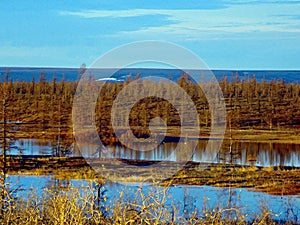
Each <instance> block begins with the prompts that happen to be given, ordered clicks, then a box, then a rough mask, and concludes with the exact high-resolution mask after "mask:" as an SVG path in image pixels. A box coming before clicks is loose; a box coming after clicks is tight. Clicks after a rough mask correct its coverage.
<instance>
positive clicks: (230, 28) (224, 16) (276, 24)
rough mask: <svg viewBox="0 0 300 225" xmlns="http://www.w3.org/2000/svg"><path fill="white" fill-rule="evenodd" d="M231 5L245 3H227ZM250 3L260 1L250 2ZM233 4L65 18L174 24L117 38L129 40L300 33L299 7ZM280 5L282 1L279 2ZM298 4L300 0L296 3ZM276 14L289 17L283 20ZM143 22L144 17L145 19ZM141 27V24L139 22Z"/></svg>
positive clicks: (102, 12) (88, 13) (92, 13)
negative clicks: (150, 19) (148, 18)
mask: <svg viewBox="0 0 300 225" xmlns="http://www.w3.org/2000/svg"><path fill="white" fill-rule="evenodd" d="M226 2H228V3H233V2H235V3H239V2H241V1H238V2H236V1H233V0H226ZM247 2H248V3H250V2H258V1H255V0H253V1H252V0H249V1H247ZM272 2H274V1H273V0H270V1H267V2H266V3H267V4H262V3H260V4H249V5H246V6H245V5H241V4H233V5H230V6H229V7H228V8H222V9H215V10H205V9H196V10H157V9H155V10H154V9H130V10H86V11H78V12H70V11H63V12H61V13H60V14H61V15H69V16H78V17H82V18H104V17H107V18H124V17H141V16H145V15H153V16H155V15H165V16H166V18H167V20H169V21H170V24H167V25H165V23H164V25H161V26H155V27H147V28H144V27H143V28H141V27H137V28H136V30H133V31H122V30H121V31H119V32H118V33H117V34H114V35H116V36H117V35H122V36H124V35H126V36H127V37H135V38H136V37H139V36H140V37H143V38H145V37H146V38H147V37H148V38H153V37H154V38H155V37H163V38H164V39H165V38H166V37H171V36H172V37H173V38H185V40H188V39H189V40H197V39H211V38H217V39H218V38H219V39H222V38H230V37H231V38H234V37H236V35H242V34H245V33H251V34H253V33H256V34H259V33H265V34H267V33H273V32H275V33H279V34H285V35H287V34H288V33H291V34H294V36H293V35H288V36H289V37H293V38H295V35H298V34H299V33H300V24H299V22H300V21H299V20H297V19H293V17H296V16H298V15H299V11H300V5H298V4H289V3H287V4H284V2H283V1H279V2H280V4H275V3H274V4H271V3H272ZM276 2H278V1H276ZM293 2H297V1H293ZM276 15H288V16H286V17H280V16H276ZM141 19H142V18H141ZM137 26H138V23H137Z"/></svg>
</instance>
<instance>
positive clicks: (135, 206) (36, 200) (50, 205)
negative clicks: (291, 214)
mask: <svg viewBox="0 0 300 225" xmlns="http://www.w3.org/2000/svg"><path fill="white" fill-rule="evenodd" d="M99 190H100V191H99V192H98V193H99V195H97V196H95V191H93V188H92V187H91V186H90V187H86V188H85V189H83V188H81V189H80V190H79V189H78V188H75V187H70V188H69V189H68V190H64V191H62V190H55V189H51V190H50V189H45V190H44V192H43V193H42V195H41V196H40V195H37V194H36V193H34V192H33V193H31V194H29V196H27V197H26V198H19V197H17V196H16V195H14V194H13V193H12V192H8V191H7V190H5V196H6V198H5V201H4V202H2V203H4V205H2V206H3V208H2V210H1V216H0V223H1V224H53V225H56V224H61V225H62V224H91V225H92V224H107V225H109V224H173V225H176V224H240V225H243V224H261V225H262V224H266V225H270V224H294V223H292V222H289V218H287V219H286V220H285V221H279V220H277V221H276V220H274V218H276V217H278V215H275V214H274V213H272V212H271V211H269V210H268V208H267V207H262V211H261V213H260V214H253V215H251V218H253V219H251V220H250V219H249V217H248V216H249V215H248V214H246V213H243V211H242V207H237V206H234V205H228V206H224V207H219V206H218V205H216V206H214V207H209V206H207V205H206V203H205V201H204V203H203V204H204V205H203V209H202V211H201V212H196V211H195V212H189V216H188V217H187V216H179V210H180V209H179V208H177V207H176V205H175V204H174V205H167V204H166V199H167V198H168V197H169V196H168V189H167V188H164V189H162V190H161V191H159V192H155V191H153V192H151V193H148V194H147V195H145V193H144V192H143V191H142V188H140V189H138V191H137V193H135V197H134V198H133V199H127V198H126V193H125V192H122V191H121V192H120V193H119V196H120V197H119V198H118V200H116V201H114V202H109V203H108V204H105V203H106V201H108V200H107V199H106V197H105V192H104V191H101V189H99ZM258 204H261V205H263V202H260V203H258Z"/></svg>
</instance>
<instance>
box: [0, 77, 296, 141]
mask: <svg viewBox="0 0 300 225" xmlns="http://www.w3.org/2000/svg"><path fill="white" fill-rule="evenodd" d="M137 79H138V78H137ZM128 82H129V81H126V82H124V83H123V82H122V83H121V82H119V83H106V84H105V86H104V87H103V88H102V91H101V93H99V96H98V102H97V106H96V117H95V120H96V125H97V128H98V132H99V136H100V137H101V139H102V140H103V142H104V143H106V144H108V143H114V142H117V141H118V140H117V139H116V138H114V131H113V130H112V128H111V118H110V117H111V107H112V104H113V102H114V99H115V98H116V96H117V95H118V93H119V92H120V91H121V90H122V89H123V88H124V87H125V86H126V85H127V84H128ZM149 82H151V81H149ZM177 82H178V84H179V85H180V86H181V87H182V88H183V89H185V91H186V92H187V93H188V94H189V95H190V97H191V98H192V100H193V101H194V103H195V106H196V108H197V110H198V114H199V120H200V125H201V131H203V132H209V128H210V126H211V116H210V110H209V106H208V102H207V100H206V98H205V96H204V94H203V92H202V91H201V89H200V87H199V86H197V85H195V84H194V83H193V82H192V81H191V80H190V79H189V77H188V76H187V75H185V74H184V75H182V77H181V78H180V79H179V80H178V81H177ZM211 82H214V81H211ZM211 82H207V83H204V84H203V85H204V87H206V89H207V90H210V88H209V87H210V85H211V84H212V83H211ZM219 83H220V87H221V89H222V91H223V95H224V99H225V102H226V108H227V123H228V124H231V127H232V129H260V130H274V129H275V130H276V129H277V130H278V129H279V130H284V129H293V130H295V129H297V128H298V127H299V126H300V85H299V84H296V83H285V82H284V81H283V80H279V81H277V80H274V81H270V82H267V81H264V80H263V81H261V82H257V81H256V79H255V77H254V76H253V77H252V78H251V79H250V80H247V79H240V78H239V77H236V78H234V79H233V80H232V81H230V82H229V81H228V79H227V78H224V79H223V80H221V81H220V82H219ZM86 85H89V89H90V90H98V89H97V88H98V85H99V82H95V81H93V80H90V81H87V84H86ZM76 86H77V83H76V82H66V81H64V80H62V81H60V82H57V81H56V79H55V78H54V79H53V80H52V81H51V82H49V81H46V80H45V78H44V75H43V74H41V76H40V79H39V81H35V80H32V82H20V81H17V82H14V81H12V80H6V81H2V82H1V83H0V92H1V93H5V95H4V94H1V95H0V100H3V99H4V96H5V98H6V103H5V104H6V106H7V107H6V108H7V118H8V121H14V122H16V121H21V122H23V123H24V124H22V125H21V124H18V125H17V126H16V125H13V124H11V125H9V126H12V127H14V128H13V129H21V131H22V132H19V134H18V135H19V136H20V135H23V136H26V137H32V136H35V137H36V136H39V137H46V136H47V137H48V138H50V137H57V136H58V134H59V135H60V136H61V137H62V139H72V115H71V113H72V106H73V105H72V104H73V98H74V94H75V92H76ZM211 91H214V90H211ZM169 92H170V93H169V94H170V96H172V98H173V99H176V94H177V93H176V92H175V91H174V90H169ZM95 94H97V95H98V93H97V92H96V91H95ZM179 97H180V96H179ZM1 107H2V106H1ZM174 107H177V108H178V107H180V101H179V102H178V105H177V106H173V105H171V104H170V103H169V102H167V101H166V100H164V99H160V98H157V97H148V98H145V99H142V100H141V101H140V102H138V103H136V104H135V105H134V107H133V109H132V110H131V113H130V118H129V123H130V126H131V127H132V129H133V132H134V134H135V135H136V136H137V137H147V136H148V135H149V130H148V128H147V125H148V124H149V121H150V119H151V118H154V117H156V116H160V117H162V118H163V119H164V120H165V122H166V123H167V124H168V130H167V134H168V135H171V136H172V135H173V136H174V135H180V132H179V131H178V129H177V128H178V126H179V125H180V117H179V115H178V112H177V111H176V109H175V108H174ZM82 110H83V111H82V112H83V114H84V113H86V112H85V111H84V110H86V109H85V108H83V109H82ZM0 120H3V115H2V114H0Z"/></svg>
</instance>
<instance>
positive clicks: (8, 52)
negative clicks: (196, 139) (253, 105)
mask: <svg viewBox="0 0 300 225" xmlns="http://www.w3.org/2000/svg"><path fill="white" fill-rule="evenodd" d="M0 9H1V13H0V21H1V22H0V23H1V29H0V66H38V67H79V66H80V65H81V64H82V63H86V64H87V65H89V64H91V63H92V62H93V61H94V60H96V59H97V58H98V57H99V56H101V55H103V54H104V53H105V52H107V51H109V50H110V49H112V48H115V47H117V46H119V45H122V44H126V43H130V42H133V41H142V40H162V41H169V42H173V43H176V44H179V45H181V46H183V47H185V48H188V49H189V50H191V51H193V52H194V53H196V54H197V55H198V56H199V57H200V58H202V60H203V61H204V62H205V63H206V64H207V65H208V66H209V67H210V68H212V69H283V70H286V69H300V1H298V0H265V1H258V0H210V1H201V0H191V1H169V0H167V1H161V0H155V1H140V0H135V1H131V0H129V1H121V0H118V1H104V0H93V1H92V0H74V1H73V0H72V1H71V0H65V1H62V0H60V1H58V0H57V1H56V0H53V1H43V0H41V1H36V0H27V1H22V0H19V1H17V0H2V1H1V2H0Z"/></svg>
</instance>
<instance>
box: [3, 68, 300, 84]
mask: <svg viewBox="0 0 300 225" xmlns="http://www.w3.org/2000/svg"><path fill="white" fill-rule="evenodd" d="M6 71H8V72H9V78H12V80H13V81H31V80H32V78H33V77H34V79H35V81H38V80H39V77H40V74H42V73H43V74H44V77H45V79H46V80H49V81H51V80H52V79H53V78H54V77H56V79H57V81H60V80H62V79H65V80H66V81H76V80H78V78H79V75H80V72H79V68H30V67H0V79H1V80H2V81H3V80H4V78H5V74H6ZM112 71H114V70H112V69H101V70H97V75H99V76H100V77H101V78H105V77H113V78H116V79H117V80H125V79H126V77H127V76H128V75H129V74H131V76H132V77H135V76H136V75H137V74H139V73H140V74H141V76H142V77H148V76H160V77H164V78H167V79H168V78H171V79H172V80H177V79H178V78H179V77H180V76H181V75H182V73H183V71H181V70H179V69H145V68H140V69H139V68H134V69H127V68H126V69H121V70H119V71H117V72H116V73H114V74H112ZM187 71H188V72H189V74H191V75H195V76H197V77H201V76H204V77H205V75H206V74H207V73H208V71H197V70H187ZM212 72H213V73H214V75H215V76H216V78H217V79H218V80H220V79H222V78H223V77H228V79H229V80H231V79H233V78H235V76H236V74H238V76H239V78H240V79H243V78H251V77H252V76H253V75H255V77H256V80H257V81H261V80H262V79H265V80H266V81H270V80H280V79H283V80H284V81H285V82H288V83H298V82H299V81H300V70H289V71H284V70H282V71H279V70H277V71H276V70H212Z"/></svg>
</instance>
